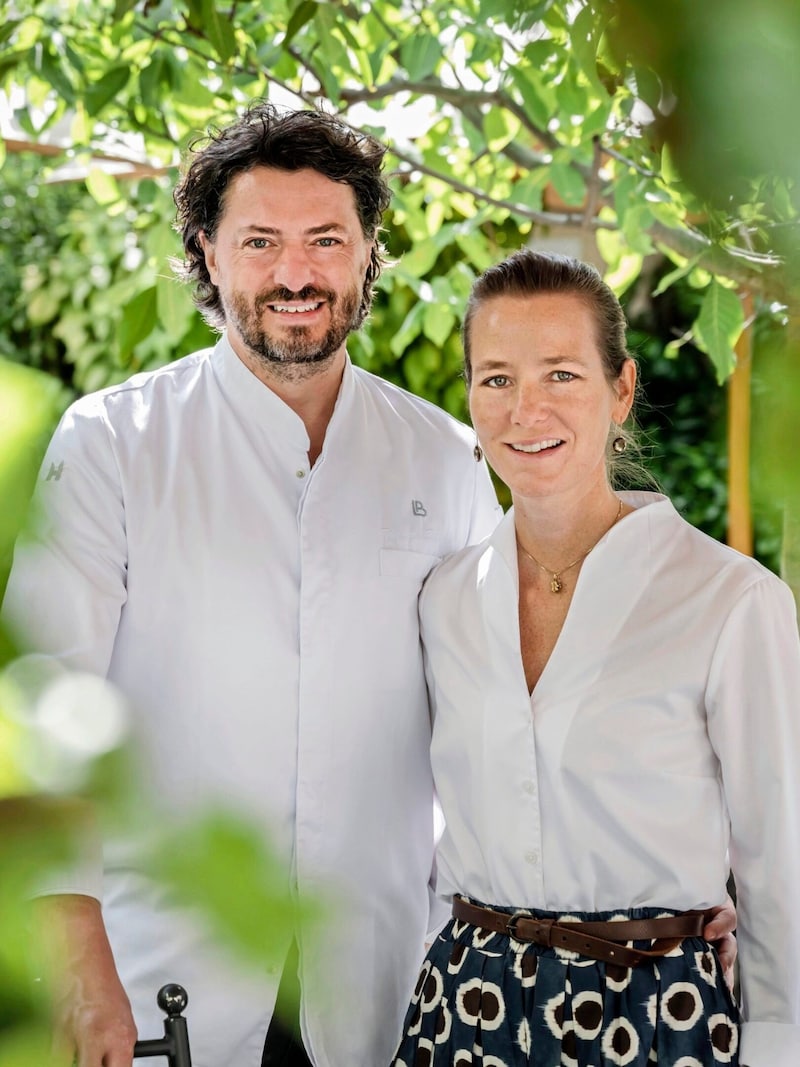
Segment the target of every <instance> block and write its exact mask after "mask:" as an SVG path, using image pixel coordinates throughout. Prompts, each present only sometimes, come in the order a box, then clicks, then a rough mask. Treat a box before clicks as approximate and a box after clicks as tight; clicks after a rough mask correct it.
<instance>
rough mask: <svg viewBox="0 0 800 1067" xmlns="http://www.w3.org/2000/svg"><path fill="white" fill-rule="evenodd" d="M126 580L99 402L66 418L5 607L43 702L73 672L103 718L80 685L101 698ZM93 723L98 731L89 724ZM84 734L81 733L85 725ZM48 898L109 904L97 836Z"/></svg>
mask: <svg viewBox="0 0 800 1067" xmlns="http://www.w3.org/2000/svg"><path fill="white" fill-rule="evenodd" d="M126 575H127V551H126V537H125V518H124V503H123V498H122V489H121V486H120V479H119V476H118V471H117V466H116V462H115V460H114V455H113V449H112V447H111V440H110V437H109V434H108V431H107V429H106V426H105V420H104V412H103V409H102V403H101V400H100V398H98V397H97V396H95V397H92V398H87V399H86V400H84V401H79V402H78V403H77V404H76V405H73V406H72V408H70V409H69V410H68V411H67V412H66V414H65V415H64V417H63V418H62V420H61V423H60V424H59V427H58V429H57V430H56V433H55V434H54V436H53V439H52V441H51V442H50V445H49V447H48V450H47V453H46V455H45V459H44V462H43V464H42V467H41V470H40V473H39V478H38V482H37V486H36V489H35V492H34V498H33V503H32V509H31V522H30V523H29V528H28V530H27V531H26V532H25V533H23V534H22V535H21V536H20V538H19V539H18V542H17V545H16V547H15V552H14V562H13V566H12V570H11V574H10V577H9V582H8V587H7V589H6V594H5V598H4V601H3V620H4V623H5V625H6V627H7V628H8V630H9V632H10V633H11V634H12V636H13V638H14V640H15V642H16V644H17V646H18V648H19V650H20V652H21V653H22V657H21V659H20V660H18V661H17V662H16V663H15V664H14V665H13V666H12V671H13V670H15V671H16V673H17V675H18V676H19V677H24V678H25V679H26V680H27V682H28V683H29V691H28V698H29V699H30V700H31V701H33V702H34V704H36V702H37V701H41V700H42V698H43V695H46V694H45V689H46V688H47V686H48V685H54V684H57V682H58V680H59V679H60V678H61V677H62V676H63V674H64V669H66V670H67V671H69V672H70V674H71V675H72V679H71V680H72V692H73V700H72V710H71V714H72V713H74V714H75V715H77V716H78V717H79V718H80V716H81V715H84V716H90V715H91V714H92V713H96V711H97V708H96V704H95V706H94V707H91V708H90V707H89V705H90V704H91V700H89V699H88V697H87V700H86V701H83V702H82V701H81V699H80V692H81V690H80V688H79V687H80V682H81V679H82V678H84V679H85V680H86V683H87V685H88V686H89V687H90V688H91V691H92V693H94V694H95V695H96V693H97V686H96V685H94V686H92V682H94V681H96V678H97V677H98V676H99V677H100V678H105V676H106V673H107V671H108V667H109V663H110V660H111V655H112V651H113V647H114V640H115V636H116V632H117V627H118V625H119V618H120V612H121V609H122V605H123V604H124V602H125V599H126ZM87 675H90V676H92V677H89V678H86V676H87ZM76 687H78V688H76ZM88 691H89V690H88V689H87V692H88ZM75 694H77V698H75ZM36 706H38V705H36ZM84 725H85V726H86V729H89V724H88V720H87V723H86V724H84ZM74 727H75V729H78V730H79V729H80V723H79V722H78V721H76V723H75V724H74ZM39 891H40V893H81V894H86V895H88V896H96V897H98V899H99V898H100V896H101V891H102V855H101V847H100V842H99V838H98V837H97V836H96V833H95V832H94V831H93V830H89V829H87V830H86V832H83V830H81V832H80V834H79V835H78V846H77V848H76V850H75V854H74V856H73V858H72V860H71V861H70V862H69V863H68V864H67V865H66V866H64V867H63V868H59V869H58V870H53V871H52V872H51V875H50V876H49V877H48V878H47V880H46V883H42V884H41V885H40V886H39Z"/></svg>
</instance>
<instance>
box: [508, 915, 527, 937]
mask: <svg viewBox="0 0 800 1067" xmlns="http://www.w3.org/2000/svg"><path fill="white" fill-rule="evenodd" d="M524 918H526V915H525V912H524V911H515V912H514V914H513V915H512V916H511V918H510V919H509V920H508V922H507V923H506V933H507V934H508V936H509V937H513V938H514V939H515V940H517V941H524V940H525V938H524V937H520V936H519V934H518V933H517V923H518V922H519V920H520V919H524Z"/></svg>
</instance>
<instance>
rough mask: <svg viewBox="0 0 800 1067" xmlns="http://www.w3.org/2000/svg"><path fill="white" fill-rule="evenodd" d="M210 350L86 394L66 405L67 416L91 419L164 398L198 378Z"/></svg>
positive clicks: (205, 364)
mask: <svg viewBox="0 0 800 1067" xmlns="http://www.w3.org/2000/svg"><path fill="white" fill-rule="evenodd" d="M213 351H214V349H213V348H205V349H201V350H200V351H198V352H193V353H191V354H190V355H188V356H183V357H182V358H180V359H176V360H173V361H172V362H171V363H166V364H164V365H163V366H161V367H156V368H155V369H153V370H147V371H140V372H139V373H137V374H134V375H132V376H131V377H130V378H126V379H125V380H124V381H122V382H117V383H116V384H114V385H108V386H106V387H105V388H104V389H98V390H97V391H96V392H93V393H87V394H86V395H85V396H82V397H80V398H79V399H77V400H75V401H74V402H73V403H72V404H71V405H70V413H71V414H72V415H73V416H76V417H79V418H80V417H85V418H91V417H97V416H98V415H101V414H103V413H106V412H108V411H109V410H110V409H119V408H124V407H127V406H129V405H130V406H136V405H138V404H139V403H140V402H141V401H142V399H143V398H147V399H151V398H155V397H159V396H162V397H164V398H166V397H168V396H169V395H171V394H173V393H174V392H175V391H176V390H180V389H182V388H184V387H185V386H187V385H190V384H191V382H192V381H193V380H195V379H197V378H198V377H199V376H201V375H202V373H203V370H204V369H205V367H206V366H207V365H208V363H209V358H210V356H211V353H212V352H213Z"/></svg>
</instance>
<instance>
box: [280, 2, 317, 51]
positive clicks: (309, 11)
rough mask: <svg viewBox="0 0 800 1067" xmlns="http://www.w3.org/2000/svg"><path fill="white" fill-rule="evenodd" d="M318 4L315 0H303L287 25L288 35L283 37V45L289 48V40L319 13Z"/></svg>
mask: <svg viewBox="0 0 800 1067" xmlns="http://www.w3.org/2000/svg"><path fill="white" fill-rule="evenodd" d="M318 6H319V5H318V4H317V3H316V2H315V0H301V3H299V4H298V5H297V7H296V8H295V9H294V11H293V12H292V17H291V18H290V19H289V25H288V26H287V27H286V36H285V37H284V38H283V41H282V47H283V48H288V47H289V42H290V41H291V40H292V38H293V37H294V36H295V34H297V33H298V32H299V31H300V30H302V28H303V27H304V26H305V25H306V23H308V22H311V20H312V19H313V18H314V16H315V15H316V13H317V8H318Z"/></svg>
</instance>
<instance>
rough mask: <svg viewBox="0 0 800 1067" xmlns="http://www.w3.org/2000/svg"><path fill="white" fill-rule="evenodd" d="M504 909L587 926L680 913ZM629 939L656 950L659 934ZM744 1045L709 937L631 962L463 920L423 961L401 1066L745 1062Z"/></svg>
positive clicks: (699, 1066)
mask: <svg viewBox="0 0 800 1067" xmlns="http://www.w3.org/2000/svg"><path fill="white" fill-rule="evenodd" d="M473 903H476V904H478V903H480V902H479V901H473ZM496 910H499V911H508V912H509V913H510V914H511V913H514V912H517V911H519V912H524V913H525V914H529V915H535V916H536V917H538V918H542V919H560V920H562V921H568V920H570V919H572V920H579V921H583V922H597V921H599V922H604V921H608V920H609V919H612V918H619V919H649V918H654V917H656V916H658V915H673V914H675V913H674V912H672V911H668V910H664V909H656V908H634V909H631V910H630V911H614V912H593V913H588V912H569V913H563V912H547V911H531V910H526V909H523V908H519V909H518V908H508V909H506V908H497V909H496ZM629 944H633V945H634V946H635V947H636V948H645V949H647V948H650V947H651V944H652V942H647V941H636V942H629ZM738 1046H739V1013H738V1009H737V1007H736V1005H735V1004H734V1001H733V998H732V996H731V994H730V992H729V990H728V988H727V986H726V985H725V981H724V979H723V977H722V971H721V967H720V965H719V960H718V958H717V954H716V952H715V950H714V948H713V947H712V946H711V945H710V944H709V943H708V942H707V941H705V940H703V939H702V938H697V937H695V938H687V939H686V940H685V941H683V943H682V944H681V945H680V946H679V947H678V948H676V949H673V951H672V952H670V953H669V954H668V955H666V956H663V957H661V958H659V959H658V960H656V961H654V962H646V963H642V964H640V965H639V966H637V967H631V968H626V967H621V966H618V965H616V964H612V963H602V962H598V961H596V960H592V959H589V958H588V957H586V956H580V955H578V954H577V953H575V952H568V951H566V950H563V949H551V948H541V947H539V946H538V945H533V944H530V943H529V942H523V941H517V940H516V939H515V938H513V937H508V936H507V935H505V934H495V933H491V932H490V931H485V930H482V929H481V928H480V927H477V926H473V925H471V924H469V923H465V922H458V921H457V920H455V919H453V920H451V921H450V923H449V924H448V925H447V926H446V927H445V929H444V930H443V931H442V933H441V934H440V935H439V937H438V938H437V940H436V941H435V942H434V944H433V946H432V947H431V950H430V952H429V953H428V955H427V957H426V959H425V962H424V963H423V965H422V970H421V971H420V975H419V979H418V981H417V985H416V988H415V990H414V995H413V998H412V1000H411V1005H410V1007H409V1009H408V1013H407V1015H406V1020H405V1024H404V1035H403V1038H402V1040H401V1042H400V1045H399V1047H398V1050H397V1052H396V1054H395V1058H394V1060H393V1061H392V1063H393V1067H476V1065H478V1064H480V1065H482V1067H612V1065H613V1067H622V1065H631V1067H646V1065H648V1067H649V1065H650V1064H654V1063H658V1064H661V1065H662V1067H712V1065H718V1064H732V1065H737V1064H738V1063H739V1056H738Z"/></svg>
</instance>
